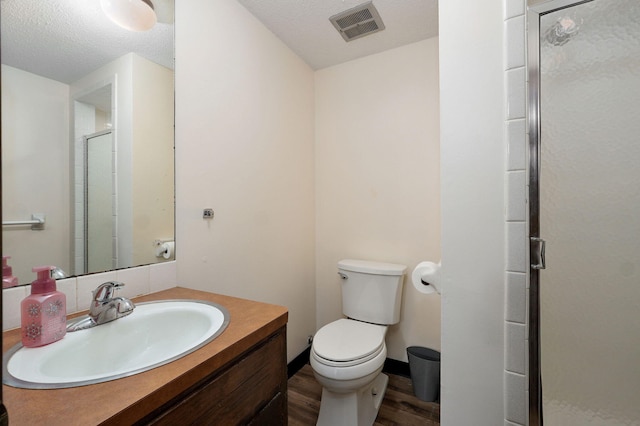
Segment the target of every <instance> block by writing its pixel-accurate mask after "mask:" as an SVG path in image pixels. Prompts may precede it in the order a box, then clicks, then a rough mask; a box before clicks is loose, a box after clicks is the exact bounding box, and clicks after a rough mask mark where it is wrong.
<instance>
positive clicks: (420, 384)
mask: <svg viewBox="0 0 640 426" xmlns="http://www.w3.org/2000/svg"><path fill="white" fill-rule="evenodd" d="M407 355H408V357H409V371H410V372H411V383H412V384H413V393H414V394H415V396H417V397H418V398H419V399H421V400H423V401H428V402H433V401H437V400H438V397H439V396H440V352H438V351H434V350H433V349H429V348H424V347H422V346H409V347H408V348H407Z"/></svg>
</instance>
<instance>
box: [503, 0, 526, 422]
mask: <svg viewBox="0 0 640 426" xmlns="http://www.w3.org/2000/svg"><path fill="white" fill-rule="evenodd" d="M525 1H526V0H503V2H504V3H503V4H504V46H503V50H504V71H505V85H506V87H505V89H506V111H505V138H506V140H505V143H506V144H507V158H506V161H505V184H506V186H507V201H506V206H505V221H506V223H505V226H506V235H507V254H506V268H507V271H506V273H505V373H504V374H505V414H504V415H505V423H504V424H505V426H507V425H508V426H515V425H527V424H528V412H527V409H528V405H529V404H528V403H527V401H528V392H527V388H528V385H527V384H528V376H527V373H528V365H527V362H528V351H527V350H528V340H527V333H528V328H527V302H528V295H527V294H528V284H527V282H528V275H527V273H528V269H529V267H528V247H529V245H528V223H527V218H528V212H529V209H528V204H527V196H528V187H527V171H526V167H527V138H526V128H527V127H526V119H525V117H526V105H527V104H526V61H525V58H526V45H525V40H526V25H525V22H526V20H525V6H526V4H525Z"/></svg>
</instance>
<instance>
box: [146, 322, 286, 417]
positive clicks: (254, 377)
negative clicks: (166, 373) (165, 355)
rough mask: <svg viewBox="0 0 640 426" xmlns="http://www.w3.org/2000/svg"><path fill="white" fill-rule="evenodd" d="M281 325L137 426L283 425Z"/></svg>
mask: <svg viewBox="0 0 640 426" xmlns="http://www.w3.org/2000/svg"><path fill="white" fill-rule="evenodd" d="M286 352H287V351H286V326H285V327H282V328H280V329H279V330H278V331H276V332H275V333H274V334H272V335H271V336H269V337H267V338H266V339H264V340H262V341H261V342H259V343H258V344H256V345H255V346H253V347H252V348H251V349H249V350H248V351H246V352H245V353H243V354H242V355H240V356H239V357H238V358H236V359H234V360H232V361H231V362H229V363H228V364H227V365H226V366H225V367H223V368H221V369H220V370H218V371H216V372H215V373H213V374H211V375H210V376H208V377H205V378H203V379H202V380H201V381H200V382H199V383H197V384H196V385H194V386H192V387H191V388H190V389H188V390H187V391H185V392H184V393H182V394H181V395H179V396H178V397H177V398H175V399H174V400H172V401H170V402H168V403H167V404H165V405H164V406H162V407H160V408H159V409H158V410H156V411H154V412H153V413H151V414H150V415H149V416H147V417H146V418H145V419H143V420H141V421H140V422H139V423H138V424H150V425H167V426H169V425H170V426H175V425H189V424H197V425H224V426H230V425H261V426H263V425H267V426H268V425H274V426H275V425H286V424H287V368H286V365H287V360H286V356H287V355H286Z"/></svg>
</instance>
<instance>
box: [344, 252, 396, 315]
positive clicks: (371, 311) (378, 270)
mask: <svg viewBox="0 0 640 426" xmlns="http://www.w3.org/2000/svg"><path fill="white" fill-rule="evenodd" d="M406 269H407V267H406V266H404V265H397V264H394V263H384V262H373V261H369V260H354V259H345V260H341V261H340V262H338V273H339V274H340V277H341V278H342V313H343V314H345V315H346V316H347V317H349V318H353V319H356V320H360V321H366V322H371V323H374V324H397V323H398V322H399V321H400V304H401V301H402V284H403V281H404V272H405V270H406Z"/></svg>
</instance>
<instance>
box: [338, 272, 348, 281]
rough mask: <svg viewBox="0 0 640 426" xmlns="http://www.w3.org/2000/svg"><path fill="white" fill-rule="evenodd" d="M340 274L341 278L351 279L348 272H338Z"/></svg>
mask: <svg viewBox="0 0 640 426" xmlns="http://www.w3.org/2000/svg"><path fill="white" fill-rule="evenodd" d="M338 275H340V278H342V279H343V280H348V279H349V277H348V276H347V274H343V273H342V272H338Z"/></svg>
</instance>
